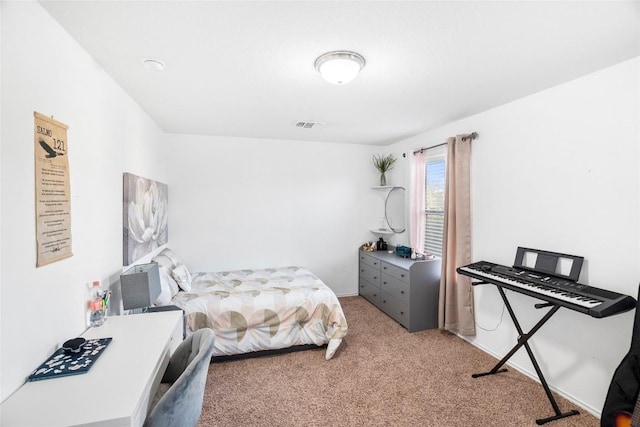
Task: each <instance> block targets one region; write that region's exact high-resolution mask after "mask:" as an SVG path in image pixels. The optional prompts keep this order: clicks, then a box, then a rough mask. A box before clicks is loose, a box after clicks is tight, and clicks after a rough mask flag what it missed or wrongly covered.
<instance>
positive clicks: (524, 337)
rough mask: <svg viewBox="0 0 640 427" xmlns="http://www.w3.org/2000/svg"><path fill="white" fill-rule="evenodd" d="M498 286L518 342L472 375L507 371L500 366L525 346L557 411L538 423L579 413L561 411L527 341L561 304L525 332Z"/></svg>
mask: <svg viewBox="0 0 640 427" xmlns="http://www.w3.org/2000/svg"><path fill="white" fill-rule="evenodd" d="M497 288H498V291H499V292H500V296H501V297H502V301H504V304H505V306H506V307H507V311H508V312H509V316H511V320H512V321H513V324H514V325H515V327H516V330H517V331H518V334H519V338H518V343H517V344H516V345H515V346H514V347H513V348H512V349H511V350H510V351H509V353H507V355H506V356H504V357H503V358H502V360H500V361H499V362H498V364H497V365H496V366H494V367H493V369H491V370H490V371H489V372H484V373H481V374H472V375H471V376H472V377H473V378H478V377H483V376H486V375H493V374H498V373H500V372H506V371H507V369H500V368H501V367H502V366H503V365H504V364H505V363H506V362H507V360H509V359H510V358H511V356H513V355H514V354H515V352H517V351H518V350H520V348H521V347H524V348H525V350H527V354H528V355H529V359H530V360H531V363H532V364H533V367H534V369H535V370H536V373H537V374H538V378H539V379H540V383H541V384H542V387H543V388H544V392H545V393H546V395H547V399H549V403H551V406H552V407H553V411H554V412H555V415H554V416H551V417H548V418H541V419H538V420H536V424H538V425H542V424H545V423H548V422H550V421H555V420H559V419H561V418H565V417H570V416H572V415H578V414H579V412H578V411H576V410H571V411H569V412H561V411H560V407H559V406H558V403H557V402H556V399H555V398H554V397H553V394H551V389H550V388H549V385H548V384H547V381H546V380H545V379H544V375H543V374H542V370H541V369H540V366H539V365H538V361H537V360H536V357H535V355H534V354H533V351H532V350H531V347H530V346H529V343H528V342H527V341H529V339H530V338H531V337H532V336H533V334H535V333H536V332H537V331H538V329H540V328H541V327H542V325H544V324H545V323H547V321H548V320H549V319H550V318H551V316H553V315H554V314H555V313H556V311H558V310H559V309H560V306H559V305H552V306H551V307H552V308H551V310H549V311H548V312H547V313H546V314H545V315H544V316H543V317H542V319H540V320H539V321H538V323H536V324H535V326H534V327H533V328H531V331H529V333H527V334H525V333H524V332H523V331H522V328H521V327H520V322H518V319H517V318H516V315H515V313H514V312H513V309H512V308H511V304H509V300H508V299H507V296H506V295H505V293H504V290H503V289H502V287H500V286H497Z"/></svg>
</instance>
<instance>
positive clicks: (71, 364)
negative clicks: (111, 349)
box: [27, 338, 112, 381]
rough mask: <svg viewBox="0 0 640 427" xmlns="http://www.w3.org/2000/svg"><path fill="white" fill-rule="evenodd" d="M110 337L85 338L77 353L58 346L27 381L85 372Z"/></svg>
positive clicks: (106, 344) (107, 343)
mask: <svg viewBox="0 0 640 427" xmlns="http://www.w3.org/2000/svg"><path fill="white" fill-rule="evenodd" d="M111 340H112V338H95V339H91V340H87V341H86V342H85V343H84V344H83V345H82V347H81V349H80V351H79V352H78V353H71V352H69V351H65V350H64V349H63V348H59V349H58V350H56V352H55V353H53V354H52V355H51V357H49V358H48V359H47V361H46V362H44V363H43V364H42V365H40V366H38V368H37V369H36V370H35V371H33V373H32V374H31V375H29V377H28V378H27V380H28V381H38V380H47V379H49V378H58V377H65V376H68V375H78V374H85V373H87V372H88V371H89V369H91V366H93V364H94V363H95V361H96V360H97V359H98V357H100V355H101V354H102V352H103V351H104V349H105V348H107V346H108V345H109V343H110V342H111Z"/></svg>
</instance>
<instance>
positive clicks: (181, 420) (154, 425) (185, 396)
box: [144, 328, 214, 427]
mask: <svg viewBox="0 0 640 427" xmlns="http://www.w3.org/2000/svg"><path fill="white" fill-rule="evenodd" d="M213 344H214V333H213V331H212V330H211V329H208V328H205V329H199V330H197V331H196V332H194V333H193V334H192V335H191V336H189V337H188V338H187V339H186V340H184V341H183V342H182V343H181V344H180V345H179V346H178V348H177V349H176V351H175V352H174V353H173V355H172V356H171V359H170V360H169V365H168V366H167V370H166V371H165V374H164V376H163V377H162V384H161V388H160V390H159V391H158V394H157V395H156V398H155V401H157V403H156V404H155V405H154V406H153V407H152V408H151V411H150V412H149V415H148V416H147V419H146V420H145V422H144V426H145V427H146V426H149V427H173V426H176V427H177V426H179V427H185V426H195V425H196V423H197V422H198V419H199V418H200V414H201V412H202V400H203V398H204V387H205V384H206V382H207V372H208V367H209V363H210V362H211V353H213ZM167 384H169V386H168V388H167ZM162 386H164V387H162ZM163 389H164V390H166V392H164V390H163ZM163 393H164V394H163Z"/></svg>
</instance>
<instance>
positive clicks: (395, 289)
mask: <svg viewBox="0 0 640 427" xmlns="http://www.w3.org/2000/svg"><path fill="white" fill-rule="evenodd" d="M381 289H382V290H383V291H384V292H386V293H388V294H389V295H391V296H392V297H395V298H397V299H399V300H400V301H402V302H403V303H405V304H409V291H410V289H411V286H409V284H408V283H407V282H403V281H401V280H398V279H396V278H395V277H393V276H389V275H388V274H386V273H382V286H381Z"/></svg>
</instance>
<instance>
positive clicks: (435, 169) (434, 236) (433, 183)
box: [424, 146, 447, 257]
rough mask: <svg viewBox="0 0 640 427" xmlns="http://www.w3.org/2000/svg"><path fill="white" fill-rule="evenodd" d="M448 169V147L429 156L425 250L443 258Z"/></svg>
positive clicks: (426, 187)
mask: <svg viewBox="0 0 640 427" xmlns="http://www.w3.org/2000/svg"><path fill="white" fill-rule="evenodd" d="M446 169H447V154H446V146H445V147H444V149H443V150H439V149H436V150H433V152H430V153H428V154H427V162H426V166H425V186H424V191H425V194H424V205H425V206H424V213H425V227H424V249H425V252H426V253H431V254H434V255H437V256H440V257H441V256H442V241H443V234H444V185H445V173H446Z"/></svg>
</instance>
